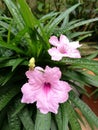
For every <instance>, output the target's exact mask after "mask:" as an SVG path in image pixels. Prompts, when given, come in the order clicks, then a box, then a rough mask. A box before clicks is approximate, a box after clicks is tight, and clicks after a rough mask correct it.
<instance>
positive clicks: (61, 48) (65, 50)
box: [48, 35, 81, 61]
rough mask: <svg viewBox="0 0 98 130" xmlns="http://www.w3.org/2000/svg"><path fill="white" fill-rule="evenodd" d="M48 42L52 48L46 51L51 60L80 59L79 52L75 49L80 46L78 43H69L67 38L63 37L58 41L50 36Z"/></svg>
mask: <svg viewBox="0 0 98 130" xmlns="http://www.w3.org/2000/svg"><path fill="white" fill-rule="evenodd" d="M49 42H50V44H51V45H53V46H54V47H52V48H51V49H49V50H48V53H49V54H50V56H51V59H52V60H55V61H59V60H61V59H62V57H70V58H80V57H81V55H80V52H79V50H78V49H77V48H78V47H80V46H81V45H79V42H78V41H77V42H69V40H68V38H67V37H66V36H64V35H61V36H60V39H59V40H58V38H57V37H56V36H51V38H50V39H49Z"/></svg>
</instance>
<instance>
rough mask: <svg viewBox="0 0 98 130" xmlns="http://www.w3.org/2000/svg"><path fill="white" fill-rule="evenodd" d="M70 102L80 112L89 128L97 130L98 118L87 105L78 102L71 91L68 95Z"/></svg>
mask: <svg viewBox="0 0 98 130" xmlns="http://www.w3.org/2000/svg"><path fill="white" fill-rule="evenodd" d="M70 100H71V101H72V102H73V103H74V104H75V105H76V106H77V107H78V108H79V109H80V110H81V112H82V114H83V115H84V117H85V118H86V120H87V121H88V123H89V125H90V126H91V128H92V129H93V128H94V127H95V126H96V127H97V128H98V117H97V116H96V115H95V114H94V112H93V111H92V110H91V109H90V108H89V107H88V106H87V104H86V103H84V102H83V101H82V100H80V99H79V98H78V97H77V96H76V95H75V94H74V92H72V91H71V93H70Z"/></svg>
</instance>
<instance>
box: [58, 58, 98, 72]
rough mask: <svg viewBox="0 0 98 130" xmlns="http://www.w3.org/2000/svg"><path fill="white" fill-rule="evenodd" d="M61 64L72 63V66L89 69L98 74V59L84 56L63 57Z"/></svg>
mask: <svg viewBox="0 0 98 130" xmlns="http://www.w3.org/2000/svg"><path fill="white" fill-rule="evenodd" d="M59 64H61V65H66V64H67V65H71V67H72V68H80V69H82V70H83V69H87V70H91V71H93V72H94V73H95V74H98V69H97V68H98V61H94V60H89V59H84V58H77V59H75V58H73V59H72V58H63V59H62V60H61V61H60V62H59Z"/></svg>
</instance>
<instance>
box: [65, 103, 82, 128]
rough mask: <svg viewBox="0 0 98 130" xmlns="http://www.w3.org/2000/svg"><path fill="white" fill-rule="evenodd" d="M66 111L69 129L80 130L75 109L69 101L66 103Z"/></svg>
mask: <svg viewBox="0 0 98 130" xmlns="http://www.w3.org/2000/svg"><path fill="white" fill-rule="evenodd" d="M66 111H67V114H68V118H69V123H70V125H71V129H72V130H82V128H81V126H80V123H79V121H78V118H77V115H76V113H75V110H74V108H73V106H72V105H71V104H70V103H67V104H66Z"/></svg>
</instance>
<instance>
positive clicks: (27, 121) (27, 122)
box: [18, 108, 34, 130]
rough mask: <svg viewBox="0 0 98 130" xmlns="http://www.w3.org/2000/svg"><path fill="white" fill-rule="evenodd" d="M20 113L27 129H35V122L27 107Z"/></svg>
mask: <svg viewBox="0 0 98 130" xmlns="http://www.w3.org/2000/svg"><path fill="white" fill-rule="evenodd" d="M18 115H19V118H20V120H21V122H22V124H23V126H24V128H25V129H26V130H34V124H33V121H32V119H31V117H30V113H29V111H28V109H27V108H24V109H22V110H21V111H20V113H19V114H18Z"/></svg>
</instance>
